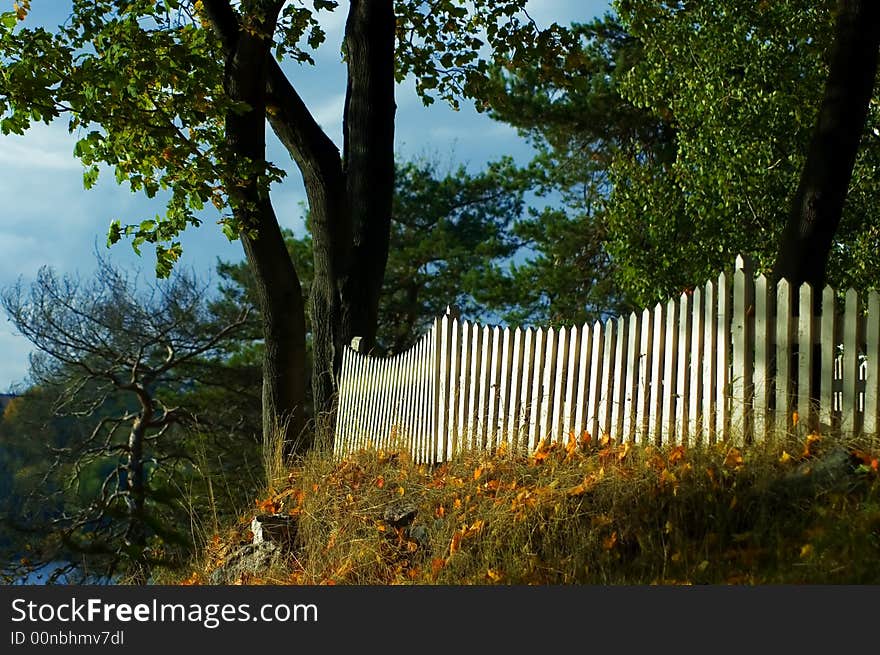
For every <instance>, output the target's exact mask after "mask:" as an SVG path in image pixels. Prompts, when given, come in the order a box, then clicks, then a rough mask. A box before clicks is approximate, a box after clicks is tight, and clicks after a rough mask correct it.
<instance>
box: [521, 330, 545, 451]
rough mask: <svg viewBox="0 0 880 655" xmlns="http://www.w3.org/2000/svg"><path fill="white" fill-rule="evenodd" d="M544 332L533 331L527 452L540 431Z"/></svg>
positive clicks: (535, 443) (536, 439)
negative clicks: (533, 351)
mask: <svg viewBox="0 0 880 655" xmlns="http://www.w3.org/2000/svg"><path fill="white" fill-rule="evenodd" d="M544 351H545V345H544V330H543V329H541V328H538V329H537V330H535V365H534V366H533V367H532V393H531V403H530V406H529V439H528V443H527V444H526V447H527V449H528V450H529V451H532V450H534V449H535V446H537V445H538V441H539V440H540V437H539V436H538V435H539V433H540V430H541V405H542V402H541V394H542V391H541V388H542V387H541V383H542V380H543V375H544V362H545V357H544Z"/></svg>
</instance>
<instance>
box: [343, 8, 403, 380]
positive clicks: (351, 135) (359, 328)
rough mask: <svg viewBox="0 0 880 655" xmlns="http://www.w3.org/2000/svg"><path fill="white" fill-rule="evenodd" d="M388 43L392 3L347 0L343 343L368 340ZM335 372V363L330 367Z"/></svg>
mask: <svg viewBox="0 0 880 655" xmlns="http://www.w3.org/2000/svg"><path fill="white" fill-rule="evenodd" d="M394 39H395V16H394V4H393V2H392V0H352V2H351V8H350V10H349V14H348V21H347V22H346V26H345V46H346V52H347V53H348V88H347V90H346V103H345V117H344V125H343V135H344V139H345V143H344V161H345V180H346V196H347V197H348V205H349V208H350V211H351V224H352V231H353V234H352V247H353V250H352V259H351V267H350V268H349V271H348V275H347V276H346V278H345V279H344V280H343V284H342V305H343V317H342V320H343V333H344V335H345V338H346V340H348V339H351V338H352V337H356V336H359V337H362V338H363V339H364V340H365V342H366V344H367V346H368V347H370V346H372V345H373V344H374V342H375V340H376V326H377V323H378V312H379V295H380V293H381V291H382V281H383V279H384V277H385V265H386V263H387V261H388V244H389V239H390V235H391V208H392V202H393V198H394V116H395V112H396V105H395V102H394ZM337 368H338V362H337Z"/></svg>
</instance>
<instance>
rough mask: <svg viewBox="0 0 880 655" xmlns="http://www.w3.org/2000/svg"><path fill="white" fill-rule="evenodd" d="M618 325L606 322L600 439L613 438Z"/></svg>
mask: <svg viewBox="0 0 880 655" xmlns="http://www.w3.org/2000/svg"><path fill="white" fill-rule="evenodd" d="M617 325H619V323H616V322H615V321H614V320H613V319H610V318H609V319H608V320H607V321H605V328H604V339H603V341H604V344H603V346H604V347H603V350H602V387H601V390H600V394H599V413H598V415H597V417H596V421H597V423H598V425H599V427H598V429H597V431H598V432H600V433H601V434H597V436H596V438H597V439H600V438H601V437H603V436H605V435H606V434H607V435H608V436H609V438H610V437H611V434H612V432H613V429H614V426H613V424H612V422H611V407H612V398H613V396H614V380H615V378H616V375H615V373H614V355H615V353H616V352H617V331H616V329H615V328H616V326H617Z"/></svg>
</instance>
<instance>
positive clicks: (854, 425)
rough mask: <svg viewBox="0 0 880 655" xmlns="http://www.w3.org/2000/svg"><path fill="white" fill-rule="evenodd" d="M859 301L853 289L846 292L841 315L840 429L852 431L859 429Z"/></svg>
mask: <svg viewBox="0 0 880 655" xmlns="http://www.w3.org/2000/svg"><path fill="white" fill-rule="evenodd" d="M860 312H861V303H860V302H859V296H858V294H856V292H855V291H854V290H853V289H849V290H847V292H846V306H845V310H844V317H843V397H842V401H843V404H842V406H841V408H840V411H841V417H840V429H841V430H842V431H843V432H844V433H853V432H856V431H858V429H859V427H860V426H859V420H858V419H859V415H858V381H859V378H858V372H859V334H858V324H859V314H860Z"/></svg>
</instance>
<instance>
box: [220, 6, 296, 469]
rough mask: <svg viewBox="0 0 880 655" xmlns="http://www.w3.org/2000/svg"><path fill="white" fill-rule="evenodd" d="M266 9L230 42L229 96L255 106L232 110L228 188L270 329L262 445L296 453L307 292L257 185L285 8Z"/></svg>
mask: <svg viewBox="0 0 880 655" xmlns="http://www.w3.org/2000/svg"><path fill="white" fill-rule="evenodd" d="M263 4H264V6H263V9H264V12H265V13H264V15H263V17H262V23H261V24H260V23H258V26H257V28H256V29H253V26H251V27H252V29H250V30H244V29H238V23H237V21H235V25H236V29H237V33H236V36H235V38H229V39H224V46H225V51H226V71H225V77H224V84H225V87H226V89H225V90H226V93H227V95H228V96H229V98H231V99H232V100H236V101H240V102H244V103H246V104H247V105H248V107H249V109H248V110H247V111H245V112H244V113H237V112H234V111H231V112H229V114H228V115H227V116H226V142H227V145H228V146H229V152H230V154H231V156H232V157H233V160H232V161H230V162H229V163H228V166H227V167H228V168H229V169H230V172H231V176H230V179H228V180H226V186H227V190H228V193H229V198H230V204H231V205H232V210H233V212H234V214H235V217H236V219H237V220H238V221H239V224H240V226H241V228H242V232H241V239H242V245H243V246H244V252H245V256H246V258H247V262H248V266H249V268H250V270H251V273H252V274H253V277H254V282H255V288H256V292H257V304H258V306H259V308H260V317H261V321H262V327H263V338H264V342H265V354H264V360H263V438H264V439H271V438H274V437H278V438H282V439H283V440H284V443H285V446H286V451H287V453H288V454H291V453H293V452H295V451H298V450H301V449H303V448H305V447H308V445H309V444H308V443H306V442H304V441H303V439H305V438H306V433H305V431H304V426H305V407H304V405H305V375H306V359H305V311H304V307H303V301H302V287H301V285H300V282H299V278H298V277H297V274H296V269H295V268H294V266H293V262H292V261H291V259H290V255H289V254H288V252H287V248H286V247H285V245H284V238H283V236H282V234H281V229H280V228H279V226H278V221H277V218H276V216H275V212H274V210H273V209H272V204H271V202H270V200H269V190H268V188H266V187H265V186H264V185H263V184H261V183H260V182H259V180H258V177H259V176H260V175H262V174H263V172H264V170H265V158H266V118H265V117H266V80H267V62H268V61H269V57H270V55H269V48H270V45H271V34H272V31H273V29H274V24H275V20H276V18H277V11H278V10H279V9H280V6H281V3H280V2H275V3H270V2H266V3H263ZM227 6H228V5H227ZM226 17H227V18H228V15H227V16H226ZM233 19H234V15H233ZM236 167H237V168H238V170H237V171H233V170H232V169H234V168H236Z"/></svg>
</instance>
